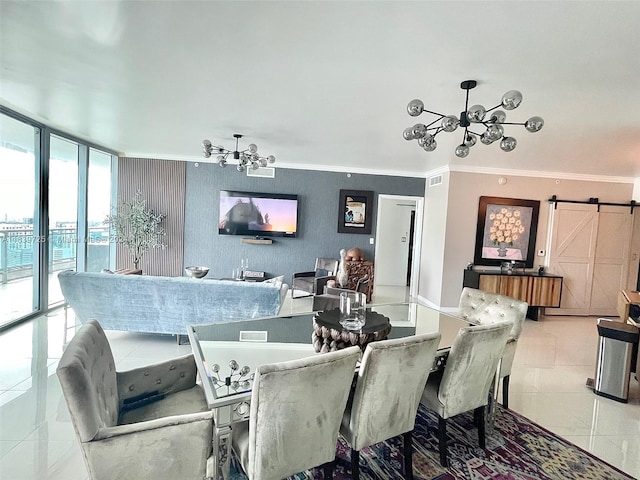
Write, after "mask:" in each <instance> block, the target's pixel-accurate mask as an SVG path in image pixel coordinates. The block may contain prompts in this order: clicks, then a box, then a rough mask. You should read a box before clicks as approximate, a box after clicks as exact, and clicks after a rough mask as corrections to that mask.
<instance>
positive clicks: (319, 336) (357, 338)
mask: <svg viewBox="0 0 640 480" xmlns="http://www.w3.org/2000/svg"><path fill="white" fill-rule="evenodd" d="M365 318H366V321H365V324H364V327H362V329H361V330H359V331H354V330H346V329H345V328H344V327H343V326H342V325H340V309H339V308H335V309H333V310H325V311H322V312H318V313H316V314H315V315H314V316H313V333H312V334H311V342H312V343H313V348H314V350H315V351H316V352H319V353H327V352H333V351H336V350H341V349H343V348H347V347H351V346H358V347H360V349H361V350H362V351H364V349H365V348H366V347H367V344H368V343H369V342H375V341H377V340H386V338H387V337H388V336H389V332H390V331H391V322H390V321H389V317H385V316H384V315H381V314H379V313H377V312H373V311H371V310H370V309H367V313H366V317H365Z"/></svg>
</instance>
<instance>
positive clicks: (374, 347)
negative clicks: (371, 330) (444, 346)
mask: <svg viewBox="0 0 640 480" xmlns="http://www.w3.org/2000/svg"><path fill="white" fill-rule="evenodd" d="M439 343H440V333H438V332H436V333H428V334H423V335H414V336H411V337H404V338H395V339H392V340H381V341H378V342H371V343H369V344H368V345H367V348H366V350H365V351H364V355H363V356H362V362H361V364H360V368H359V370H358V378H357V382H356V387H355V389H354V390H353V392H352V395H351V396H350V398H349V402H348V403H347V409H346V410H345V414H344V417H343V419H342V425H341V426H340V434H341V435H342V437H343V438H344V439H345V440H346V441H347V443H348V444H349V446H350V447H351V478H353V479H355V480H357V479H358V478H359V477H360V475H359V472H360V468H359V458H360V455H359V452H360V450H362V449H363V448H364V447H368V446H370V445H374V444H376V443H379V442H382V441H384V440H386V439H388V438H392V437H396V436H398V435H402V436H403V446H404V449H403V450H404V475H405V478H406V479H412V478H413V462H412V452H413V446H412V432H413V428H414V426H415V421H416V414H417V412H418V406H419V404H420V398H421V396H422V392H423V391H424V387H425V384H426V382H427V377H428V376H429V371H430V368H431V365H432V364H433V360H434V358H435V354H436V350H437V348H438V344H439Z"/></svg>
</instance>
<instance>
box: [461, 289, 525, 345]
mask: <svg viewBox="0 0 640 480" xmlns="http://www.w3.org/2000/svg"><path fill="white" fill-rule="evenodd" d="M527 308H529V305H528V304H527V302H523V301H521V300H516V299H515V298H511V297H506V296H504V295H498V294H497V293H489V292H485V291H483V290H477V289H475V288H469V287H464V288H463V289H462V294H461V295H460V304H459V305H458V315H459V316H460V317H462V318H464V319H465V320H468V321H469V322H470V323H476V324H479V325H486V324H490V323H498V322H505V321H510V320H511V321H513V328H512V329H511V333H510V334H509V339H510V340H518V338H519V337H520V333H522V323H523V322H524V319H525V318H526V316H527Z"/></svg>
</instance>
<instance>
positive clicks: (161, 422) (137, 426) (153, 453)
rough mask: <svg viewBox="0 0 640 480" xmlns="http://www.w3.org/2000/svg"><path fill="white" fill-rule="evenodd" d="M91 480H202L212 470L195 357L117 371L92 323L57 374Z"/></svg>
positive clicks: (209, 423) (207, 414)
mask: <svg viewBox="0 0 640 480" xmlns="http://www.w3.org/2000/svg"><path fill="white" fill-rule="evenodd" d="M56 373H57V375H58V379H59V380H60V386H61V387H62V393H63V395H64V399H65V401H66V403H67V407H68V409H69V413H70V416H71V422H72V423H73V427H74V429H75V432H76V437H77V439H78V442H79V444H80V448H81V449H82V452H83V458H84V461H85V465H86V467H87V472H88V478H90V479H91V480H124V479H134V478H135V479H136V480H175V479H178V478H179V479H180V480H202V479H203V478H205V477H208V476H211V475H212V472H213V451H212V438H213V413H212V412H211V410H210V409H209V407H208V404H207V401H206V399H205V396H204V392H203V391H202V388H200V386H199V385H196V383H195V379H196V367H195V362H194V359H193V355H186V356H183V357H177V358H172V359H169V360H167V361H164V362H159V363H155V364H151V365H146V366H143V367H140V368H136V369H133V370H127V371H121V372H118V371H116V369H115V365H114V359H113V355H112V352H111V347H110V346H109V341H108V339H107V337H106V335H105V333H104V330H103V329H102V327H101V325H100V324H99V323H98V322H97V321H96V320H90V321H88V322H86V323H85V324H84V325H83V326H82V328H80V330H79V331H78V332H77V333H76V334H75V335H74V337H73V338H72V339H71V341H70V342H69V345H68V346H67V348H66V349H65V351H64V353H63V354H62V357H61V358H60V362H59V363H58V368H57V370H56Z"/></svg>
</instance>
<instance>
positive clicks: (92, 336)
mask: <svg viewBox="0 0 640 480" xmlns="http://www.w3.org/2000/svg"><path fill="white" fill-rule="evenodd" d="M57 373H58V378H59V379H60V383H61V384H62V385H63V389H64V390H65V399H66V400H67V404H68V407H69V412H70V414H71V420H72V422H73V426H74V428H75V429H76V434H77V435H78V437H79V439H80V441H82V442H88V441H89V440H92V439H93V438H94V437H95V436H96V434H97V433H98V430H100V428H103V427H113V426H115V425H117V424H118V412H119V400H118V382H117V377H116V369H115V364H114V361H113V354H112V353H111V347H110V346H109V342H108V340H107V337H106V335H105V334H104V330H102V327H101V326H100V325H99V324H98V322H96V321H92V322H89V323H87V328H81V329H80V330H79V331H78V333H77V334H76V335H75V337H74V341H73V342H71V343H69V345H68V347H67V348H66V350H65V352H64V355H63V356H62V358H61V359H60V363H59V364H58V371H57Z"/></svg>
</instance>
